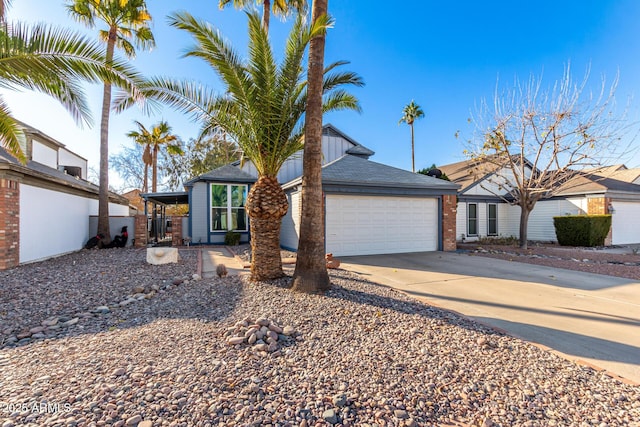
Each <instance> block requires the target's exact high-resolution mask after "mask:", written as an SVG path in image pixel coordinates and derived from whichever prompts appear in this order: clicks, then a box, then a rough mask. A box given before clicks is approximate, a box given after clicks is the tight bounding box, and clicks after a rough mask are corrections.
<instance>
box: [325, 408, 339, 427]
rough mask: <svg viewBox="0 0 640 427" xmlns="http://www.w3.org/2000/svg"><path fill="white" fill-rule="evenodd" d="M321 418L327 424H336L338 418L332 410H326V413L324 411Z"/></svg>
mask: <svg viewBox="0 0 640 427" xmlns="http://www.w3.org/2000/svg"><path fill="white" fill-rule="evenodd" d="M322 418H324V420H325V421H326V422H328V423H329V424H337V423H338V416H337V415H336V411H334V410H333V409H327V410H326V411H324V412H323V413H322Z"/></svg>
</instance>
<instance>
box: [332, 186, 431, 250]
mask: <svg viewBox="0 0 640 427" xmlns="http://www.w3.org/2000/svg"><path fill="white" fill-rule="evenodd" d="M326 208H327V218H326V224H327V237H326V238H327V252H329V253H333V254H334V255H335V256H347V255H373V254H391V253H402V252H420V251H435V250H437V249H438V202H437V199H434V198H409V197H374V196H339V195H327V198H326Z"/></svg>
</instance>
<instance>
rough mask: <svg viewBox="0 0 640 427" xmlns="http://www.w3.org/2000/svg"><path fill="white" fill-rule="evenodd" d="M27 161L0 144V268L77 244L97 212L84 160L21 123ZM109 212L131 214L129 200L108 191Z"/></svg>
mask: <svg viewBox="0 0 640 427" xmlns="http://www.w3.org/2000/svg"><path fill="white" fill-rule="evenodd" d="M20 126H21V128H22V130H23V132H24V134H25V137H26V138H25V141H24V145H23V147H22V149H23V150H24V152H25V153H26V157H27V159H28V161H27V163H26V164H25V165H23V164H21V163H20V162H19V161H17V160H16V159H15V158H14V157H13V156H11V155H10V154H8V153H7V151H6V150H4V148H0V233H2V239H0V269H6V268H10V267H15V266H17V265H19V264H22V263H25V262H30V261H36V260H39V259H44V258H48V257H51V256H56V255H60V254H64V253H68V252H73V251H77V250H79V249H81V248H82V247H83V246H84V244H85V243H86V242H87V240H88V239H89V229H90V226H89V221H90V216H91V215H97V213H98V187H97V186H96V185H94V184H92V183H90V182H88V181H87V160H86V159H84V158H82V157H80V156H79V155H77V154H75V153H73V152H72V151H70V150H68V149H67V148H66V147H65V145H64V144H62V143H60V142H58V141H56V140H55V139H53V138H52V137H50V136H48V135H46V134H44V133H42V132H40V131H39V130H37V129H35V128H33V127H31V126H28V125H26V124H24V123H20ZM109 201H110V203H109V213H110V215H112V216H123V217H124V216H129V201H128V200H127V199H125V198H123V197H121V196H118V195H117V194H115V193H111V194H110V195H109Z"/></svg>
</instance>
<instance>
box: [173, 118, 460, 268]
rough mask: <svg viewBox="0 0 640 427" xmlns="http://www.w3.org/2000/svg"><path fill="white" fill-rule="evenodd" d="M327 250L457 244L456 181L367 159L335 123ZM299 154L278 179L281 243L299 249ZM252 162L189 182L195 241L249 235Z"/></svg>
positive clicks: (328, 158) (328, 172) (328, 169)
mask: <svg viewBox="0 0 640 427" xmlns="http://www.w3.org/2000/svg"><path fill="white" fill-rule="evenodd" d="M322 151H323V165H324V166H323V172H322V174H323V178H322V183H323V191H324V195H325V232H326V251H327V252H331V253H333V254H334V255H335V256H345V255H365V254H384V253H400V252H415V251H435V250H454V249H455V236H456V230H455V209H456V203H455V200H456V191H457V189H458V185H456V184H454V183H451V182H448V181H443V180H439V179H436V178H433V177H429V176H425V175H421V174H415V173H412V172H408V171H405V170H401V169H397V168H394V167H391V166H387V165H383V164H380V163H375V162H372V161H369V160H368V158H369V157H370V156H372V155H373V154H374V153H373V151H371V150H369V149H368V148H366V147H364V146H362V145H361V144H359V143H358V142H356V141H355V140H353V139H352V138H350V137H348V136H347V135H345V134H344V133H342V132H340V131H339V130H338V129H336V128H335V127H333V126H332V125H325V126H324V127H323V139H322ZM301 175H302V152H299V153H297V154H296V155H294V156H292V157H291V158H290V159H289V160H287V161H286V162H285V164H284V165H283V167H282V168H281V170H280V172H279V174H278V180H279V182H280V183H282V185H283V188H284V190H285V192H286V194H287V198H288V200H289V211H288V212H287V215H286V216H285V217H284V218H283V222H282V231H281V245H282V246H283V247H285V248H288V249H292V250H296V249H297V247H298V238H299V225H300V214H301ZM256 179H257V173H256V170H255V167H254V166H253V165H252V164H251V163H250V162H247V163H245V164H244V165H242V166H240V164H239V163H238V162H236V163H235V164H231V165H226V166H223V167H221V168H218V169H215V170H213V171H211V172H209V173H207V174H204V175H201V176H199V177H197V178H195V179H193V180H191V181H189V182H187V183H185V187H186V188H187V190H188V195H189V211H190V216H189V235H190V236H191V242H192V243H194V244H198V243H201V244H205V243H211V244H219V243H222V242H224V234H225V233H226V231H227V230H228V229H233V230H236V231H239V232H240V233H241V234H242V241H243V242H246V241H248V240H249V239H250V234H249V223H248V218H247V215H246V212H245V209H244V203H245V201H246V197H247V194H248V191H249V189H250V187H251V185H252V184H253V183H254V182H255V181H256Z"/></svg>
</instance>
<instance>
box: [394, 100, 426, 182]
mask: <svg viewBox="0 0 640 427" xmlns="http://www.w3.org/2000/svg"><path fill="white" fill-rule="evenodd" d="M423 117H424V111H422V108H420V106H419V105H418V104H416V103H415V102H414V101H413V100H411V102H410V103H409V104H407V105H406V106H405V107H404V108H403V109H402V118H401V119H400V121H399V122H398V124H401V123H406V124H408V125H409V127H410V128H411V172H415V171H416V161H415V150H414V144H413V122H415V121H416V120H417V119H421V118H423Z"/></svg>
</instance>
